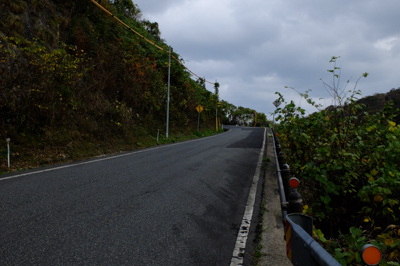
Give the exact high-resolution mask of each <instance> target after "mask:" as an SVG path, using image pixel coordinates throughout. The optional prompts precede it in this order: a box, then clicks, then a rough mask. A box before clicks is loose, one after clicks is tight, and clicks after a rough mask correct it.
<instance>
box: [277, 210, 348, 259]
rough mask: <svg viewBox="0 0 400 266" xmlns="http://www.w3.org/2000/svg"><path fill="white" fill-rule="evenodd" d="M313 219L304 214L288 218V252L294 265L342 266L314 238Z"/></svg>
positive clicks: (295, 214)
mask: <svg viewBox="0 0 400 266" xmlns="http://www.w3.org/2000/svg"><path fill="white" fill-rule="evenodd" d="M312 229H313V223H312V218H311V217H309V216H306V215H303V214H297V213H293V214H288V215H287V216H286V227H285V230H286V252H287V255H288V257H289V259H290V261H291V262H292V264H293V265H298V266H317V265H321V266H341V264H340V263H339V262H338V261H337V260H335V259H334V258H333V257H332V256H331V255H330V254H329V253H328V252H327V251H326V250H325V249H324V248H323V247H321V246H320V245H319V244H318V242H317V241H315V240H314V238H312Z"/></svg>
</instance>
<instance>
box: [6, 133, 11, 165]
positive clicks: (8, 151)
mask: <svg viewBox="0 0 400 266" xmlns="http://www.w3.org/2000/svg"><path fill="white" fill-rule="evenodd" d="M10 140H11V139H10V138H7V139H6V141H7V159H8V168H10Z"/></svg>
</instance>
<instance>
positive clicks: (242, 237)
mask: <svg viewBox="0 0 400 266" xmlns="http://www.w3.org/2000/svg"><path fill="white" fill-rule="evenodd" d="M265 139H266V129H264V141H263V145H262V148H261V151H260V155H259V156H258V162H257V167H256V172H255V174H254V177H253V184H252V185H251V188H250V193H249V197H248V199H247V204H246V209H245V211H244V215H243V220H242V224H241V225H240V228H239V233H238V236H237V238H236V244H235V248H234V249H233V254H232V259H231V266H237V265H243V259H244V252H245V250H246V243H247V237H248V235H249V230H250V224H251V219H252V217H253V210H254V203H255V200H256V195H257V187H258V180H259V179H260V173H261V166H262V160H263V157H264V147H265Z"/></svg>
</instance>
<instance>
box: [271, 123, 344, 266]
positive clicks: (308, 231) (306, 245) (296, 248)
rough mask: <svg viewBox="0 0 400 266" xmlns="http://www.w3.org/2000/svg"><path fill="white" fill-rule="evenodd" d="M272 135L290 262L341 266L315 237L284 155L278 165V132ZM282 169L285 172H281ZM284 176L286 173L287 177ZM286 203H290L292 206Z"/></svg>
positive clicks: (306, 264) (300, 265)
mask: <svg viewBox="0 0 400 266" xmlns="http://www.w3.org/2000/svg"><path fill="white" fill-rule="evenodd" d="M271 132H272V134H273V138H272V141H273V146H274V155H275V163H276V168H277V177H278V186H279V196H280V200H281V210H282V217H283V220H282V222H283V225H284V228H285V239H286V252H287V255H288V257H289V259H290V261H291V262H292V264H293V265H298V266H318V265H321V266H341V264H340V263H339V262H338V261H337V260H335V259H334V258H333V257H332V256H331V255H330V254H329V253H328V252H327V251H326V250H325V249H324V248H323V247H321V246H320V245H319V244H318V242H316V241H315V240H314V238H313V237H312V235H313V221H312V218H311V217H310V216H306V215H303V214H302V201H301V196H300V194H299V193H297V191H296V190H295V189H294V190H292V189H291V188H290V186H289V180H290V169H289V166H287V165H286V164H283V163H284V158H283V159H282V154H281V158H280V159H281V163H280V162H279V160H278V152H280V146H278V145H279V144H277V143H276V142H277V139H275V132H274V130H273V129H272V128H271ZM277 150H278V151H277ZM281 166H282V168H283V167H284V168H285V169H283V170H282V169H281ZM282 173H285V174H284V177H283V176H282ZM298 198H300V199H298ZM287 199H289V202H288V201H287Z"/></svg>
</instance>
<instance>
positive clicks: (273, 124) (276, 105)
mask: <svg viewBox="0 0 400 266" xmlns="http://www.w3.org/2000/svg"><path fill="white" fill-rule="evenodd" d="M272 104H273V105H274V106H275V108H278V107H279V105H281V102H280V101H279V100H278V99H276V100H275V101H274V102H273V103H272ZM272 120H273V121H272V126H275V112H274V114H273V118H272Z"/></svg>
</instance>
